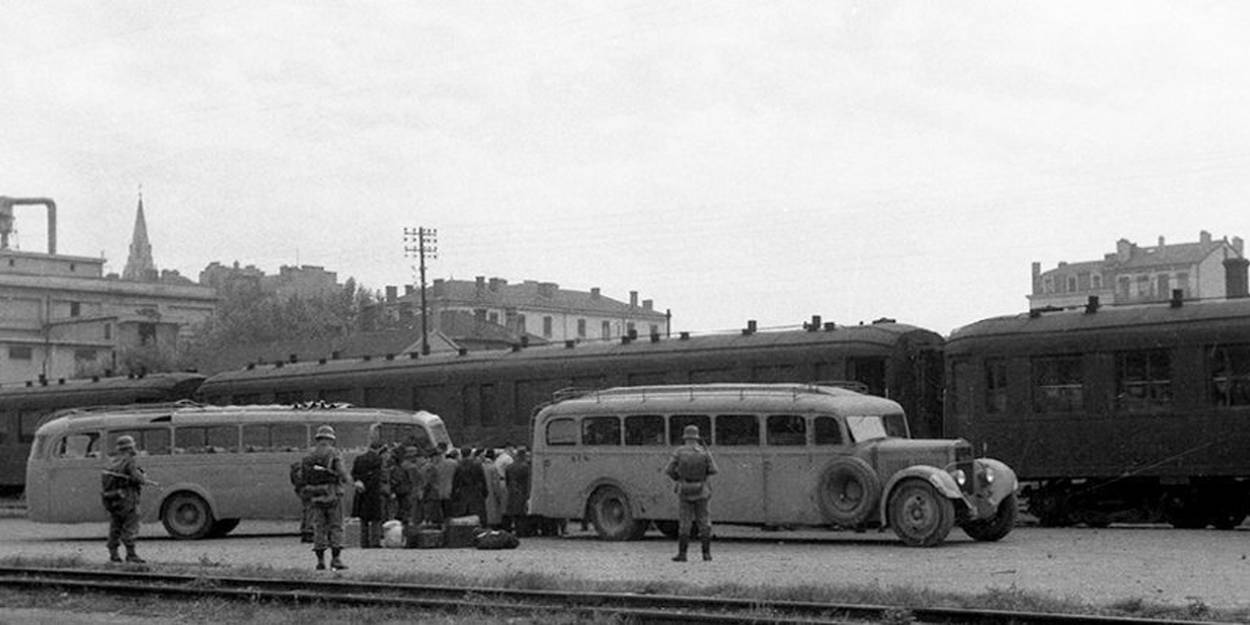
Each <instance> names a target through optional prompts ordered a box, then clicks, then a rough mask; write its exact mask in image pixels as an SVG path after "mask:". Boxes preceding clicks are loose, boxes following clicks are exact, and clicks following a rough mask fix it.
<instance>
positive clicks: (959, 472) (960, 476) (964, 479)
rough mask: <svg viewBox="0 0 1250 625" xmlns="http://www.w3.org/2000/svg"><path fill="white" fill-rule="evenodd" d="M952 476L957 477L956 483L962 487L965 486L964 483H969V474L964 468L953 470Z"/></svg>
mask: <svg viewBox="0 0 1250 625" xmlns="http://www.w3.org/2000/svg"><path fill="white" fill-rule="evenodd" d="M951 477H953V478H955V483H956V484H959V487H960V488H963V486H964V484H967V483H968V474H967V473H964V470H963V469H955V470H954V471H951Z"/></svg>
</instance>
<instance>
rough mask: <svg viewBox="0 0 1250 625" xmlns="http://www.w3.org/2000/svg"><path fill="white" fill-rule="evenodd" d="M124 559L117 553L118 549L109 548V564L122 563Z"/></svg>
mask: <svg viewBox="0 0 1250 625" xmlns="http://www.w3.org/2000/svg"><path fill="white" fill-rule="evenodd" d="M121 561H122V557H121V555H119V554H118V553H117V547H109V562H121Z"/></svg>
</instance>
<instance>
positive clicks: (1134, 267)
mask: <svg viewBox="0 0 1250 625" xmlns="http://www.w3.org/2000/svg"><path fill="white" fill-rule="evenodd" d="M1243 248H1244V242H1243V241H1242V239H1241V238H1240V237H1233V239H1232V241H1231V242H1230V241H1229V240H1228V239H1227V238H1224V239H1212V238H1211V233H1210V232H1207V231H1205V230H1203V231H1202V232H1201V233H1199V235H1198V241H1197V242H1192V243H1174V244H1167V243H1166V242H1165V241H1164V239H1163V237H1159V244H1158V245H1157V246H1154V247H1140V246H1138V245H1137V244H1136V243H1132V242H1130V241H1129V240H1128V239H1120V240H1119V241H1117V242H1116V251H1115V252H1114V253H1108V254H1106V255H1105V256H1103V258H1102V259H1101V260H1091V261H1081V262H1076V263H1067V262H1060V263H1059V266H1058V267H1056V268H1055V269H1051V270H1049V271H1045V272H1043V271H1042V268H1041V263H1036V262H1035V263H1033V290H1032V293H1031V294H1030V295H1029V307H1030V308H1040V307H1044V306H1059V307H1066V306H1079V305H1083V304H1086V303H1087V302H1088V301H1089V297H1090V296H1097V297H1098V299H1099V301H1100V302H1102V303H1104V304H1130V303H1137V302H1148V301H1160V300H1166V299H1170V298H1172V296H1173V291H1180V293H1181V295H1182V297H1183V298H1185V299H1206V298H1222V297H1227V296H1228V295H1230V293H1229V287H1228V284H1229V273H1230V269H1229V267H1228V266H1229V265H1232V269H1231V272H1233V274H1236V273H1237V272H1238V271H1240V275H1241V276H1242V278H1241V280H1242V283H1244V280H1245V279H1244V274H1245V264H1246V260H1245V257H1244V249H1243ZM1226 260H1227V261H1229V262H1228V263H1226V262H1225V261H1226ZM1234 277H1235V275H1234ZM1233 283H1234V284H1235V283H1236V281H1235V280H1234V281H1233Z"/></svg>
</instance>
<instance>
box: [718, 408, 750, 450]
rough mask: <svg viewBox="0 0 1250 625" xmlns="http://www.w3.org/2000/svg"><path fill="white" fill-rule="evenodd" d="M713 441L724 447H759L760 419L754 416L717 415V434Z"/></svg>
mask: <svg viewBox="0 0 1250 625" xmlns="http://www.w3.org/2000/svg"><path fill="white" fill-rule="evenodd" d="M712 440H713V441H714V442H715V444H716V445H720V446H722V447H729V446H744V445H759V444H760V420H759V417H757V416H755V415H753V414H720V415H716V434H715V437H714V438H713V439H712Z"/></svg>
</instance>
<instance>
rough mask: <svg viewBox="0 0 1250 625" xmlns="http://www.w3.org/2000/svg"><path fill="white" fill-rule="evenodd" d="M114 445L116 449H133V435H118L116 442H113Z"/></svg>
mask: <svg viewBox="0 0 1250 625" xmlns="http://www.w3.org/2000/svg"><path fill="white" fill-rule="evenodd" d="M114 446H115V447H116V449H117V451H133V450H134V448H135V437H133V436H130V435H129V434H125V435H122V436H118V437H117V442H116V443H114Z"/></svg>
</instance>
